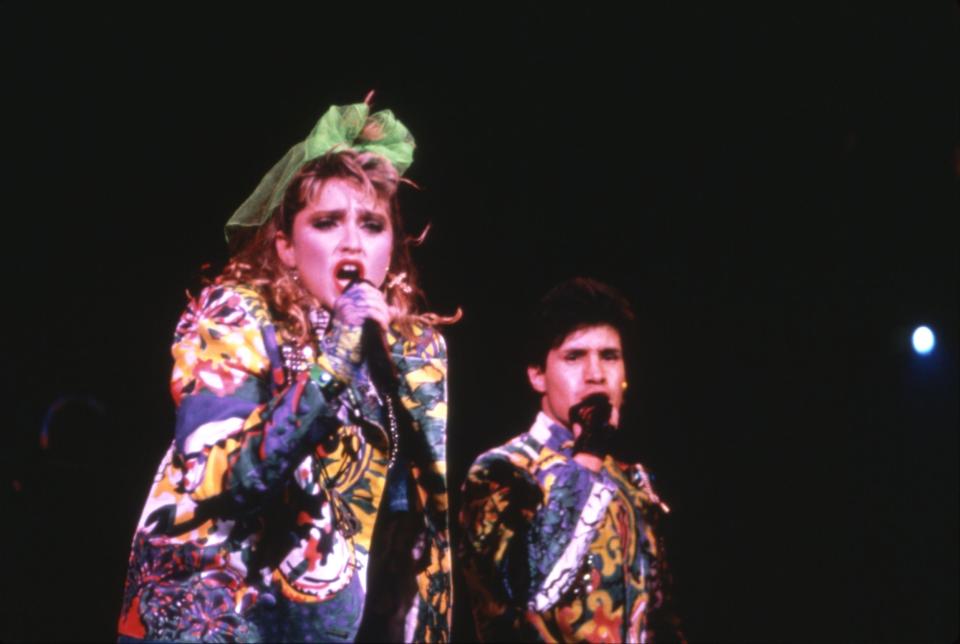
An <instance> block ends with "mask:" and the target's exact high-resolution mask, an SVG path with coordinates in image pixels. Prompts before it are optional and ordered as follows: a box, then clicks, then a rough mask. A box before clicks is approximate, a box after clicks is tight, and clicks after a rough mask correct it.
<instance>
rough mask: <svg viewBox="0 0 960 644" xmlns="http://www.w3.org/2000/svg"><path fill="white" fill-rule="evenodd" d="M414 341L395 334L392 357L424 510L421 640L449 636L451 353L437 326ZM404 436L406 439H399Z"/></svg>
mask: <svg viewBox="0 0 960 644" xmlns="http://www.w3.org/2000/svg"><path fill="white" fill-rule="evenodd" d="M414 331H415V333H414V338H413V339H403V338H400V337H391V338H390V339H391V340H392V342H391V351H392V356H393V360H394V362H395V363H396V365H397V368H398V371H399V373H400V375H401V382H400V388H399V392H400V397H401V402H402V403H403V406H404V408H406V409H407V411H409V413H410V417H411V418H412V419H413V426H412V427H411V429H412V431H413V432H414V435H413V436H410V437H408V438H410V439H411V440H413V441H415V443H416V445H417V446H419V447H418V452H419V456H418V457H416V458H415V459H414V467H415V479H416V482H417V486H416V489H417V492H418V494H419V495H420V498H419V503H420V505H421V506H422V507H423V508H424V510H425V511H426V514H427V516H428V518H429V520H428V521H427V522H426V527H427V534H426V537H427V540H426V543H425V546H426V552H425V553H424V560H423V565H424V568H423V570H421V571H420V572H419V573H418V574H417V592H418V595H419V601H418V602H417V608H416V621H415V623H414V625H413V630H412V633H411V634H410V635H411V637H412V639H413V640H414V641H418V642H421V641H422V642H442V641H449V639H450V626H451V620H452V610H451V603H452V584H451V570H452V567H451V555H450V539H449V529H448V520H447V511H448V502H447V478H446V476H447V470H446V439H447V351H446V343H445V341H444V339H443V336H442V335H441V334H440V333H439V332H437V331H436V330H435V329H432V328H429V327H426V328H417V329H415V330H414ZM401 440H403V439H401Z"/></svg>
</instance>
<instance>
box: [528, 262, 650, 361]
mask: <svg viewBox="0 0 960 644" xmlns="http://www.w3.org/2000/svg"><path fill="white" fill-rule="evenodd" d="M634 320H635V316H634V313H633V309H632V308H631V307H630V303H629V302H628V301H627V299H626V298H625V297H624V296H623V295H621V294H620V292H619V291H617V290H616V289H615V288H613V287H612V286H608V285H607V284H604V283H602V282H598V281H597V280H594V279H590V278H588V277H574V278H573V279H571V280H567V281H566V282H562V283H561V284H558V285H557V286H555V287H553V288H552V289H550V291H549V292H548V293H547V294H546V295H544V296H543V297H542V298H541V299H540V301H539V302H538V304H537V306H536V307H535V308H534V310H533V311H532V313H531V315H529V316H528V322H527V333H526V337H527V343H526V361H527V365H529V366H537V367H541V368H543V367H545V366H546V362H547V354H548V353H549V352H550V350H551V349H556V348H557V347H559V346H560V345H561V344H562V343H563V340H564V339H565V338H566V337H567V336H568V335H570V334H571V333H573V332H574V331H577V330H579V329H583V328H586V327H591V326H601V325H609V326H612V327H613V328H614V329H616V330H617V331H618V332H619V333H620V342H621V344H622V345H623V349H624V355H627V354H628V353H629V348H628V347H630V346H631V345H632V344H633V332H634V330H633V327H634Z"/></svg>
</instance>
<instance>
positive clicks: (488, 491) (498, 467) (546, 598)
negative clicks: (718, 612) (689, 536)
mask: <svg viewBox="0 0 960 644" xmlns="http://www.w3.org/2000/svg"><path fill="white" fill-rule="evenodd" d="M572 446H573V434H572V433H571V432H570V430H569V429H567V428H566V427H563V426H562V425H558V424H556V423H553V422H552V421H550V419H549V418H548V417H547V416H546V415H545V414H543V413H542V412H541V413H540V414H539V415H538V416H537V419H536V421H535V422H534V424H533V426H532V427H531V428H530V430H529V431H528V432H527V433H525V434H521V435H520V436H517V437H516V438H514V439H513V440H511V441H510V442H508V443H507V444H506V445H503V446H501V447H497V448H495V449H492V450H490V451H488V452H486V453H484V454H482V455H481V456H480V457H479V458H477V460H476V461H475V462H474V464H473V466H472V467H471V469H470V471H469V473H468V475H467V480H466V482H465V483H464V485H463V507H462V511H461V514H460V522H461V525H462V527H463V531H464V537H463V543H462V544H461V549H460V551H459V555H460V559H461V562H462V564H463V570H464V577H465V579H466V581H467V584H468V587H469V591H470V594H471V601H472V605H473V612H474V617H475V620H476V625H477V632H478V635H479V637H480V638H481V639H482V640H486V641H506V640H511V641H535V640H539V641H561V642H573V641H590V642H643V641H651V640H652V639H653V638H654V637H653V636H654V632H653V631H654V629H653V628H651V622H650V617H651V612H653V611H655V610H656V609H658V608H659V607H660V605H661V604H662V603H663V592H662V590H663V589H662V587H661V585H660V581H661V579H660V578H661V576H662V574H661V573H662V571H663V561H662V550H661V548H660V544H659V543H658V541H657V539H656V538H655V536H654V531H653V527H654V524H655V521H656V520H657V518H658V517H659V516H660V515H662V514H663V513H664V511H668V509H667V507H666V506H665V505H664V504H663V503H662V502H661V501H660V499H659V498H658V497H657V495H656V494H655V493H654V491H653V488H652V487H651V485H650V479H649V477H648V476H647V473H646V472H645V471H644V469H643V467H642V466H640V465H624V464H622V463H620V462H618V461H616V460H614V459H612V458H611V457H609V456H608V457H607V458H606V459H605V460H604V463H603V468H602V469H601V471H600V472H591V471H590V470H588V469H586V468H584V467H582V466H581V465H579V464H578V463H577V462H576V461H574V460H573V458H572V456H573V454H572ZM665 635H666V639H671V640H672V639H677V638H682V636H681V635H680V633H679V631H672V632H668V633H666V634H665Z"/></svg>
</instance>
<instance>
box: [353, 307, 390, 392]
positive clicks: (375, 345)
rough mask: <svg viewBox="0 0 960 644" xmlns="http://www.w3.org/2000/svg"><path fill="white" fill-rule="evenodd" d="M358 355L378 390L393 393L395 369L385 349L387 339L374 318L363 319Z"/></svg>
mask: <svg viewBox="0 0 960 644" xmlns="http://www.w3.org/2000/svg"><path fill="white" fill-rule="evenodd" d="M360 355H362V356H363V359H364V360H365V361H366V363H367V368H368V369H369V370H370V380H371V381H372V382H373V386H374V387H376V388H377V390H378V391H381V392H384V393H388V394H393V393H396V391H397V384H398V376H397V369H396V367H395V366H394V364H393V360H391V359H390V352H389V351H388V350H387V339H386V338H385V337H384V333H383V329H382V328H381V327H380V325H379V324H378V323H377V321H376V320H372V319H370V318H367V319H365V320H364V321H363V335H362V336H361V338H360Z"/></svg>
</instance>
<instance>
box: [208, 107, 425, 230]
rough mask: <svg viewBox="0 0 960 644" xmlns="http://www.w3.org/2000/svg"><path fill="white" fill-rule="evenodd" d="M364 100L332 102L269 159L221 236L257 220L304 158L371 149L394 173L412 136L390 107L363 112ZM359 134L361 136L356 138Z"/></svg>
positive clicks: (407, 157)
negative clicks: (268, 165) (302, 133)
mask: <svg viewBox="0 0 960 644" xmlns="http://www.w3.org/2000/svg"><path fill="white" fill-rule="evenodd" d="M369 112H370V106H369V105H367V104H366V103H356V104H355V105H333V106H331V107H330V109H328V110H327V113H326V114H324V115H323V116H322V117H320V120H319V121H317V124H316V126H315V127H314V128H313V131H312V132H310V135H309V136H307V138H306V139H305V140H304V141H301V142H300V143H297V144H296V145H294V146H293V147H292V148H290V150H289V151H288V152H287V153H286V154H285V155H284V156H283V158H282V159H280V161H278V162H277V164H276V165H274V166H273V167H272V168H271V169H270V172H268V173H267V174H266V175H265V176H264V177H263V179H261V180H260V184H259V185H257V189H256V190H254V191H253V194H252V195H250V196H249V197H247V200H246V201H244V202H243V203H242V204H241V205H240V207H239V208H237V210H236V212H234V213H233V216H232V217H230V219H229V220H228V221H227V224H226V226H225V227H224V232H225V233H226V237H227V241H228V242H229V241H230V238H231V235H233V234H235V233H236V232H237V231H238V229H240V228H249V227H253V228H257V227H260V226H262V225H263V224H264V223H266V221H267V220H268V219H270V216H271V215H272V214H273V211H274V210H275V209H276V208H277V206H278V205H280V202H281V201H282V200H283V194H284V193H285V192H286V190H287V186H289V185H290V180H291V179H293V175H295V174H296V173H297V171H298V170H300V168H302V167H303V166H304V164H306V163H307V162H308V161H312V160H314V159H316V158H319V157H321V156H323V155H324V154H326V153H327V152H330V151H331V150H336V149H351V150H355V151H357V152H371V153H373V154H378V155H380V156H382V157H383V158H385V159H386V160H387V161H389V162H390V163H391V164H392V165H393V167H394V168H396V170H397V172H398V173H399V174H401V175H402V174H403V173H404V172H406V170H407V168H409V167H410V164H411V163H413V149H414V148H415V147H416V144H415V143H414V140H413V136H412V135H411V134H410V132H409V131H408V130H407V128H406V126H405V125H404V124H403V123H401V122H400V121H399V120H397V118H396V117H395V116H394V115H393V112H391V111H390V110H383V111H380V112H376V113H374V114H369ZM361 134H362V135H363V138H361Z"/></svg>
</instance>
